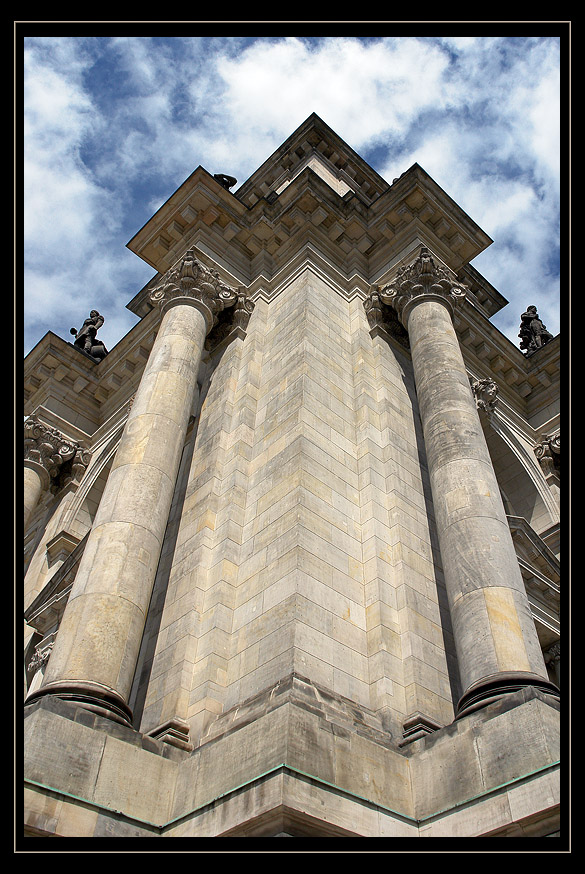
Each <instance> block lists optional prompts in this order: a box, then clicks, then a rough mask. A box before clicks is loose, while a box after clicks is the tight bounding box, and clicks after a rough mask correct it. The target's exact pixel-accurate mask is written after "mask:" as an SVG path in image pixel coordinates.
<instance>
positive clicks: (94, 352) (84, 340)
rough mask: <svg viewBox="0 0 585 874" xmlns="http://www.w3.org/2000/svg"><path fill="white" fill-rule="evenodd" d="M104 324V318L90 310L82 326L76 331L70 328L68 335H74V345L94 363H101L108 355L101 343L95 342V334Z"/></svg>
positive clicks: (95, 311) (99, 341)
mask: <svg viewBox="0 0 585 874" xmlns="http://www.w3.org/2000/svg"><path fill="white" fill-rule="evenodd" d="M103 323H104V317H103V316H101V315H100V314H99V313H98V311H97V310H92V311H91V312H90V314H89V318H88V319H86V320H85V321H84V323H83V326H82V327H81V328H80V330H79V331H78V330H77V328H71V330H70V333H71V334H75V342H74V345H75V346H77V348H78V349H81V351H82V352H85V353H86V354H87V355H89V356H91V358H93V359H94V360H95V361H101V360H102V358H105V357H106V355H107V354H108V350H107V349H106V347H105V346H104V344H103V343H102V342H101V340H96V334H97V332H98V330H99V329H100V328H101V326H102V325H103Z"/></svg>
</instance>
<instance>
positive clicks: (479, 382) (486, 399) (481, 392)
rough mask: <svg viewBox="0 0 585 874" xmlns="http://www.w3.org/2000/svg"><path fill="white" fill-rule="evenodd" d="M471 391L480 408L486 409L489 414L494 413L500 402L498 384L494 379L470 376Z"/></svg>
mask: <svg viewBox="0 0 585 874" xmlns="http://www.w3.org/2000/svg"><path fill="white" fill-rule="evenodd" d="M469 383H470V385H471V391H472V392H473V396H474V398H475V405H476V407H477V409H478V410H484V412H486V413H487V414H488V415H490V414H491V413H493V411H494V410H495V408H496V405H497V403H498V385H497V383H496V382H494V380H493V379H473V378H472V377H470V378H469Z"/></svg>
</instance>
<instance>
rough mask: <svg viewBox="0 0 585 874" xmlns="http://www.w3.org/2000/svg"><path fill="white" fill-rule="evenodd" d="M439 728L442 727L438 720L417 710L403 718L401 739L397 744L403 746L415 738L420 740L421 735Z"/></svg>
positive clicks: (423, 735)
mask: <svg viewBox="0 0 585 874" xmlns="http://www.w3.org/2000/svg"><path fill="white" fill-rule="evenodd" d="M440 728H443V726H442V725H441V724H440V723H439V722H436V720H434V719H431V717H430V716H426V715H425V714H424V713H421V712H420V711H418V710H417V711H416V712H415V713H411V714H410V715H409V716H407V717H406V719H405V720H404V722H403V725H402V740H401V741H399V743H398V746H399V747H404V746H406V745H407V744H410V743H413V742H414V741H415V740H420V738H421V737H426V736H427V735H428V734H432V733H433V732H434V731H438V730H439V729H440Z"/></svg>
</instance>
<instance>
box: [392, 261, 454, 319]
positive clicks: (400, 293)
mask: <svg viewBox="0 0 585 874" xmlns="http://www.w3.org/2000/svg"><path fill="white" fill-rule="evenodd" d="M378 293H379V296H380V299H381V300H382V302H383V303H385V304H388V305H389V306H392V307H394V309H395V310H396V312H397V313H398V318H399V319H400V321H401V323H402V325H403V326H404V327H405V328H406V327H407V325H408V315H409V313H410V310H411V309H412V307H413V306H415V305H416V304H417V303H420V302H421V301H424V300H437V301H440V302H441V303H443V304H445V305H446V306H447V308H448V310H449V312H450V313H451V315H453V310H454V308H455V306H456V305H457V304H458V303H460V302H461V301H462V300H464V299H465V286H464V285H462V283H460V282H459V281H458V279H457V277H456V276H455V274H454V273H452V272H451V271H450V270H449V269H448V268H447V267H446V266H445V265H444V264H442V263H440V262H439V260H438V259H437V258H435V257H433V255H432V254H431V252H430V251H429V249H427V248H426V247H424V246H423V247H422V248H421V249H420V250H419V252H418V255H417V257H416V258H415V259H414V260H413V261H411V263H410V264H407V265H405V266H404V267H401V268H400V269H399V270H398V273H397V274H396V276H395V278H394V279H393V280H392V282H391V283H389V284H388V285H386V286H385V287H384V288H381V289H380V290H379V292H378Z"/></svg>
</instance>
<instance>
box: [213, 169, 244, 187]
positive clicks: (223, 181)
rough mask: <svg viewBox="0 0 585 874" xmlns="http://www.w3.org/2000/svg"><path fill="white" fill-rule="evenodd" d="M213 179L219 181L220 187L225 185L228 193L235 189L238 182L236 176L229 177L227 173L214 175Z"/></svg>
mask: <svg viewBox="0 0 585 874" xmlns="http://www.w3.org/2000/svg"><path fill="white" fill-rule="evenodd" d="M213 178H214V179H217V181H218V182H219V184H220V185H223V187H224V188H226V189H227V190H228V191H229V190H230V188H233V187H234V185H235V184H236V182H237V181H238V180H237V179H236V178H235V176H228V175H227V174H226V173H214V174H213Z"/></svg>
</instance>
